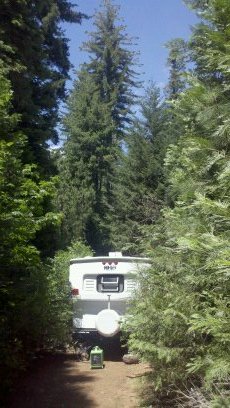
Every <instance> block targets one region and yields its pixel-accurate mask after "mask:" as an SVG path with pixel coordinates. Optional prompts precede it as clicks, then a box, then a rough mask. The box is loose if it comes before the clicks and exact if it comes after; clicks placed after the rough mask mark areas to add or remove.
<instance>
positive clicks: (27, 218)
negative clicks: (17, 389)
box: [0, 0, 230, 408]
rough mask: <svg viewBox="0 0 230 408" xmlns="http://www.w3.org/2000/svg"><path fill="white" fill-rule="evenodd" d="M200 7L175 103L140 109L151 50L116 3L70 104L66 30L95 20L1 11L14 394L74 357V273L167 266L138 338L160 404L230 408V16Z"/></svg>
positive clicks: (175, 69)
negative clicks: (119, 262) (136, 260)
mask: <svg viewBox="0 0 230 408" xmlns="http://www.w3.org/2000/svg"><path fill="white" fill-rule="evenodd" d="M186 4H187V6H188V7H189V8H190V9H192V10H193V12H194V13H196V15H197V19H198V20H197V21H198V23H197V24H196V25H195V26H194V27H193V29H192V31H191V35H190V38H189V39H188V40H185V39H182V38H174V39H173V38H171V39H170V38H169V39H168V42H167V44H166V46H167V49H168V59H167V61H166V64H167V66H168V72H169V78H168V83H167V84H166V86H165V89H164V90H162V89H161V88H159V87H158V86H157V84H156V83H155V82H154V79H153V82H152V83H150V84H149V86H148V87H147V88H146V89H145V90H144V92H143V93H144V96H141V97H139V98H137V94H138V89H139V88H141V87H142V83H141V75H140V70H139V65H138V58H137V52H138V50H136V51H133V50H134V39H132V38H130V37H129V35H128V33H127V31H126V30H127V29H126V28H125V26H124V24H123V23H122V22H121V21H120V15H119V7H117V6H116V5H115V4H114V3H113V2H112V1H111V0H104V1H102V7H101V8H100V9H99V10H98V11H96V14H95V16H94V17H93V22H94V26H93V30H92V32H90V33H88V40H87V41H86V42H85V43H84V44H83V48H84V50H85V52H86V53H87V54H88V56H89V58H88V59H87V61H85V62H84V63H83V64H82V65H81V67H80V68H79V69H78V71H77V72H76V74H75V79H74V82H73V86H72V88H71V90H70V91H69V92H68V93H67V92H66V80H67V79H68V78H69V70H70V67H71V63H70V60H69V49H68V38H66V35H65V32H64V30H63V26H62V23H64V22H68V23H72V24H79V23H82V24H84V19H86V18H88V17H87V16H86V15H85V14H84V12H83V11H82V12H81V11H79V10H78V8H77V7H76V6H74V5H73V4H71V3H70V2H69V1H67V0H48V1H43V0H39V1H37V2H33V1H31V0H13V1H9V0H2V2H1V8H0V50H1V56H0V89H1V92H0V129H1V133H0V209H1V211H0V228H1V242H0V265H1V267H0V304H1V308H0V317H1V318H0V351H1V357H2V359H1V360H2V362H1V364H0V376H1V379H0V381H1V384H2V390H3V394H4V393H5V394H7V392H8V391H9V389H10V387H11V386H12V384H13V382H14V381H15V378H16V376H17V375H18V373H19V372H20V370H22V369H24V368H25V367H26V365H27V364H28V361H29V360H30V358H31V355H34V353H35V352H36V350H38V349H44V348H46V349H50V348H55V347H59V346H60V345H63V344H67V343H68V342H70V341H71V340H70V339H71V302H70V296H69V286H68V262H69V259H70V258H71V257H78V256H87V255H92V254H93V253H95V254H97V255H102V254H106V252H108V251H109V250H113V251H123V253H125V254H127V255H139V256H142V255H144V256H148V257H149V258H150V259H151V267H150V268H149V269H148V270H146V272H145V273H144V274H142V275H141V277H140V281H139V289H138V291H137V292H136V295H135V296H134V298H133V299H132V301H131V304H130V314H131V315H132V316H133V317H132V318H131V320H130V321H129V325H128V327H127V330H128V331H129V332H131V335H130V338H129V348H130V350H131V351H134V352H135V353H137V354H138V355H139V356H140V357H141V358H143V359H144V360H145V361H147V362H148V363H149V364H150V366H151V367H152V368H153V369H152V372H151V375H150V377H149V383H148V387H149V388H148V389H149V390H150V392H148V399H147V401H145V403H146V404H148V406H149V405H150V406H155V407H158V408H159V407H166V406H168V407H181V406H182V407H194V408H195V407H198V406H204V407H213V408H214V407H215V408H218V407H220V408H222V407H225V406H226V407H228V406H229V404H230V393H229V384H230V383H229V376H230V360H229V343H230V331H229V327H230V326H229V317H230V315H229V293H230V287H229V238H230V237H229V231H230V228H229V227H230V218H229V214H230V212H229V193H230V192H229V186H230V182H229V178H230V167H229V143H230V138H229V135H230V119H229V117H230V82H229V80H230V71H229V66H230V52H229V51H230V29H229V27H230V3H229V0H186ZM146 18H147V17H146ZM63 103H64V104H65V107H66V108H65V113H64V114H63V115H62V117H61V115H60V107H61V106H63V105H61V104H63ZM137 105H138V114H135V109H134V108H135V107H136V106H137ZM60 134H61V136H62V137H61V139H64V143H61V144H57V143H58V139H59V135H60ZM51 143H56V144H57V148H56V149H51V148H50V144H51ZM47 310H49V313H48V314H47ZM35 321H36V325H35V324H34V322H35ZM9 356H10V357H9Z"/></svg>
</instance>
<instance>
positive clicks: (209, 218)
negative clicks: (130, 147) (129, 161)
mask: <svg viewBox="0 0 230 408" xmlns="http://www.w3.org/2000/svg"><path fill="white" fill-rule="evenodd" d="M194 3H196V4H197V2H193V4H194ZM200 5H202V11H203V14H202V16H203V18H205V19H206V20H205V21H206V23H203V32H205V33H206V47H205V48H203V61H206V66H205V71H206V72H205V73H204V71H203V69H204V66H202V67H201V72H200V73H199V72H198V65H197V66H196V67H195V74H197V76H196V77H195V75H194V76H193V79H192V80H191V81H190V87H189V88H188V89H187V90H186V91H184V92H183V93H182V94H181V95H180V96H179V97H178V98H177V102H176V104H175V111H174V114H175V115H178V117H179V119H180V120H181V118H182V119H183V121H184V131H183V133H182V134H181V137H180V139H179V140H178V142H177V143H176V144H175V145H174V146H171V147H170V148H169V149H168V152H167V155H166V168H167V174H168V181H169V188H170V192H171V194H172V195H173V196H174V207H173V208H167V207H165V208H164V211H163V212H162V215H163V216H162V218H161V219H160V220H159V221H158V224H157V225H155V226H151V227H149V229H148V231H147V237H146V240H145V241H144V242H143V245H145V248H149V253H150V254H151V255H152V257H153V258H152V267H151V269H150V270H149V271H146V274H144V275H143V276H142V279H141V280H140V291H139V293H138V295H137V297H136V299H135V300H134V304H133V308H132V309H131V314H132V315H133V316H134V318H133V319H132V321H131V340H130V346H131V347H132V348H133V349H134V350H136V351H138V352H139V353H140V354H141V355H142V356H144V357H145V358H146V359H147V360H148V361H150V363H151V364H152V365H153V367H154V373H153V379H152V380H153V383H154V391H155V392H153V394H152V395H151V398H152V399H151V402H150V401H149V403H151V404H153V400H154V403H155V405H156V406H158V407H160V406H162V407H163V406H167V404H168V405H169V406H171V407H173V406H177V407H178V406H181V405H182V406H185V407H187V406H191V403H192V402H191V401H193V402H194V404H196V405H197V406H200V405H199V404H201V401H202V403H204V404H206V405H207V406H215V407H222V406H228V405H229V391H228V390H229V374H230V361H229V353H228V346H229V341H230V332H229V325H228V323H227V322H228V321H229V308H228V305H229V282H228V278H227V277H228V274H229V198H230V197H229V130H230V129H229V110H230V103H229V91H228V89H229V69H228V68H227V65H226V61H227V60H228V59H229V57H228V55H227V49H228V43H229V30H228V25H227V24H225V25H223V24H222V21H223V19H224V20H225V22H226V21H228V22H229V20H230V9H229V2H228V1H225V0H223V1H222V0H211V1H208V2H205V3H204V2H200ZM198 10H199V11H200V8H199V9H198ZM196 35H197V37H196ZM213 38H215V39H217V40H218V39H220V38H221V39H222V40H223V39H225V41H224V42H223V43H222V44H221V47H220V42H219V41H215V42H213ZM208 39H210V41H208ZM192 46H193V53H192V55H193V56H194V55H197V58H198V62H199V59H200V58H201V52H200V51H201V49H200V27H199V26H198V28H197V29H196V28H195V29H194V31H193V45H192ZM196 47H197V49H196ZM217 55H218V58H216V56H217ZM194 62H195V63H196V62H197V61H196V60H195V61H194ZM217 112H218V114H217ZM151 248H153V249H151ZM179 389H181V390H182V392H183V394H180V392H178V390H179Z"/></svg>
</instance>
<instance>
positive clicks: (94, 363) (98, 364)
mask: <svg viewBox="0 0 230 408" xmlns="http://www.w3.org/2000/svg"><path fill="white" fill-rule="evenodd" d="M90 365H91V368H103V367H104V353H103V350H102V349H100V347H98V346H96V347H94V348H93V349H92V350H91V352H90Z"/></svg>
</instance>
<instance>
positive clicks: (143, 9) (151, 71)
mask: <svg viewBox="0 0 230 408" xmlns="http://www.w3.org/2000/svg"><path fill="white" fill-rule="evenodd" d="M76 2H77V4H78V10H79V11H81V12H83V13H86V14H88V15H93V14H94V13H95V10H98V9H99V6H100V4H101V1H100V0H77V1H76ZM114 4H117V5H119V6H120V17H121V18H122V19H123V20H124V21H123V22H124V24H125V25H126V32H127V34H128V35H129V36H130V37H138V39H137V40H136V45H135V50H136V51H137V52H139V53H140V55H139V61H140V64H141V65H142V66H141V68H139V69H138V70H139V72H141V75H140V80H142V81H143V88H144V87H146V86H147V85H148V82H149V81H153V82H155V83H156V84H157V85H158V86H160V87H161V88H163V87H164V85H166V83H167V78H168V70H167V67H166V60H167V49H166V48H165V46H164V44H165V43H166V42H167V41H169V40H171V39H173V38H176V37H182V38H184V39H188V38H189V36H190V33H191V26H193V25H194V24H195V23H196V22H197V19H196V16H195V15H194V13H193V12H192V11H191V10H189V9H188V7H187V6H185V4H184V3H183V0H116V1H114ZM92 23H93V19H90V20H88V21H83V23H82V24H81V25H79V24H65V25H64V29H65V33H66V37H68V38H69V40H70V41H69V47H70V60H71V63H72V64H73V66H74V70H77V69H79V67H80V64H81V63H83V62H84V61H86V60H87V54H85V53H84V52H83V51H80V50H79V48H80V46H81V45H82V43H83V42H84V41H86V40H87V38H88V35H87V34H86V31H89V32H90V31H93V30H94V27H93V24H92ZM74 76H75V75H74V71H73V70H72V71H71V77H72V78H74ZM71 85H72V83H71V82H69V84H68V87H69V88H71Z"/></svg>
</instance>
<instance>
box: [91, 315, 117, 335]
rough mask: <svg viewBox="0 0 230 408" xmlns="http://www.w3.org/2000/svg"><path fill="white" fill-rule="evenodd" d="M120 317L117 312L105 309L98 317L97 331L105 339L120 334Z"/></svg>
mask: <svg viewBox="0 0 230 408" xmlns="http://www.w3.org/2000/svg"><path fill="white" fill-rule="evenodd" d="M119 320H120V316H119V314H118V313H117V312H115V310H111V309H104V310H102V311H101V312H99V313H98V315H97V317H96V329H97V330H98V331H99V333H100V334H102V335H103V336H105V337H112V336H114V335H115V334H116V333H118V332H119V330H120V326H119Z"/></svg>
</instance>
